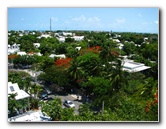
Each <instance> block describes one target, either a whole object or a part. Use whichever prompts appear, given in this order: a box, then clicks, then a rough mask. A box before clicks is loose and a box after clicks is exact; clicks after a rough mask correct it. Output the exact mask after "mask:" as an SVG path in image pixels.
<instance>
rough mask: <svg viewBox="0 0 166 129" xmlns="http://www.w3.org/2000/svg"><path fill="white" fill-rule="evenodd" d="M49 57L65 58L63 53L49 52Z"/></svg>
mask: <svg viewBox="0 0 166 129" xmlns="http://www.w3.org/2000/svg"><path fill="white" fill-rule="evenodd" d="M49 57H50V58H54V57H57V58H60V59H62V58H66V56H65V54H59V55H56V54H51V55H50V56H49Z"/></svg>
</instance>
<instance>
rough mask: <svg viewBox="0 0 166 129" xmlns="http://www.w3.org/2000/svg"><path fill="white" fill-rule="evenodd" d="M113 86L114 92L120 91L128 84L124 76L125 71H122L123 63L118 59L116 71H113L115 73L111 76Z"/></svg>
mask: <svg viewBox="0 0 166 129" xmlns="http://www.w3.org/2000/svg"><path fill="white" fill-rule="evenodd" d="M110 80H111V85H112V88H113V90H115V91H119V89H120V88H121V87H122V86H123V85H126V84H127V80H126V79H125V76H124V71H123V70H122V61H121V59H118V60H117V62H116V65H115V69H114V70H113V73H112V75H111V78H110Z"/></svg>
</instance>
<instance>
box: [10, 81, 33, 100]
mask: <svg viewBox="0 0 166 129" xmlns="http://www.w3.org/2000/svg"><path fill="white" fill-rule="evenodd" d="M15 93H16V94H17V95H16V97H15V99H16V100H19V99H24V98H29V97H30V95H29V94H28V93H26V92H25V91H24V90H20V88H19V86H18V84H17V83H12V82H8V95H9V94H15Z"/></svg>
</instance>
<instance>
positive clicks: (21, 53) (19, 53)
mask: <svg viewBox="0 0 166 129" xmlns="http://www.w3.org/2000/svg"><path fill="white" fill-rule="evenodd" d="M17 55H21V56H23V55H27V53H26V52H17Z"/></svg>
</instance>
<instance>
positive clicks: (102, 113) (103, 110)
mask: <svg viewBox="0 0 166 129" xmlns="http://www.w3.org/2000/svg"><path fill="white" fill-rule="evenodd" d="M103 113H104V101H103V103H102V114H103Z"/></svg>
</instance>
